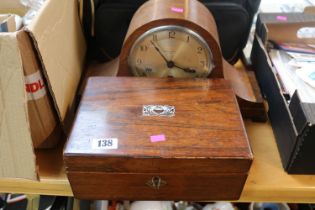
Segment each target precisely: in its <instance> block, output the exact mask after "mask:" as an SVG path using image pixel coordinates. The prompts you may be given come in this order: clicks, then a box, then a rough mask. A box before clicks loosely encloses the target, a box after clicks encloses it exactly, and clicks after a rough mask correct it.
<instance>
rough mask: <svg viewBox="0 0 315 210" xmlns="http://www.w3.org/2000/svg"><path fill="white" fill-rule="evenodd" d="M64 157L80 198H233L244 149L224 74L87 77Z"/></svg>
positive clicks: (247, 161) (247, 160)
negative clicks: (168, 112) (148, 111)
mask: <svg viewBox="0 0 315 210" xmlns="http://www.w3.org/2000/svg"><path fill="white" fill-rule="evenodd" d="M147 105H167V106H172V107H173V108H174V109H173V110H172V111H174V113H173V115H172V116H163V115H156V116H154V115H153V116H146V115H145V113H144V111H145V110H144V107H145V106H147ZM164 111H165V110H164ZM162 112H163V110H162ZM162 112H161V110H156V113H157V114H163V113H162ZM106 141H107V142H106ZM109 141H114V142H110V144H107V143H109ZM106 144H107V145H106ZM106 146H109V147H106ZM64 160H65V163H66V170H67V175H68V178H69V181H70V184H71V187H72V190H73V193H74V196H75V197H77V198H81V199H110V200H199V201H201V200H237V199H238V198H239V197H240V194H241V191H242V189H243V186H244V183H245V181H246V178H247V175H248V171H249V168H250V166H251V162H252V153H251V149H250V146H249V143H248V139H247V136H246V132H245V129H244V125H243V121H242V118H241V114H240V110H239V107H238V104H237V100H236V97H235V94H234V92H233V90H232V89H231V86H230V84H229V82H228V81H226V80H224V79H211V80H209V79H189V80H187V79H174V78H169V79H165V78H164V79H161V78H135V77H92V78H90V79H89V81H88V83H87V86H86V89H85V91H84V94H83V97H82V100H81V103H80V106H79V108H78V113H77V117H76V119H75V122H74V126H73V129H72V132H71V136H70V138H69V140H68V142H67V145H66V148H65V151H64Z"/></svg>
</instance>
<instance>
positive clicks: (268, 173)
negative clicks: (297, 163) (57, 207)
mask: <svg viewBox="0 0 315 210" xmlns="http://www.w3.org/2000/svg"><path fill="white" fill-rule="evenodd" d="M245 125H246V130H247V133H248V137H249V139H250V144H251V147H252V150H253V153H254V162H253V165H252V167H251V170H250V173H249V176H248V179H247V181H246V184H245V187H244V190H243V193H242V195H241V198H240V200H239V201H240V202H249V201H274V202H279V201H286V202H291V203H292V202H299V203H304V202H309V203H315V176H309V175H288V174H286V173H285V172H284V170H283V168H282V165H281V162H280V156H279V153H278V150H277V147H276V143H275V139H274V135H273V132H272V128H271V126H270V124H269V123H253V122H251V121H245ZM62 148H63V144H62V143H61V144H60V146H59V147H58V148H56V149H53V150H46V151H45V150H44V151H37V152H36V153H37V159H38V166H39V178H40V181H29V180H25V179H0V192H14V193H26V194H44V195H64V196H71V195H72V191H71V188H70V184H69V181H68V179H67V177H66V175H65V169H64V165H63V161H62Z"/></svg>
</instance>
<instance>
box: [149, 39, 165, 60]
mask: <svg viewBox="0 0 315 210" xmlns="http://www.w3.org/2000/svg"><path fill="white" fill-rule="evenodd" d="M151 44H152V45H153V47H154V49H155V50H156V51H158V53H159V54H160V55H161V56H162V58H163V59H164V60H165V62H166V63H169V61H168V60H167V59H166V57H165V56H164V55H163V53H162V52H161V50H160V49H159V48H158V47H157V46H156V45H155V43H154V42H153V41H151Z"/></svg>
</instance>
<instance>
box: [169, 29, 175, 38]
mask: <svg viewBox="0 0 315 210" xmlns="http://www.w3.org/2000/svg"><path fill="white" fill-rule="evenodd" d="M175 35H176V32H175V31H170V32H168V38H170V39H175Z"/></svg>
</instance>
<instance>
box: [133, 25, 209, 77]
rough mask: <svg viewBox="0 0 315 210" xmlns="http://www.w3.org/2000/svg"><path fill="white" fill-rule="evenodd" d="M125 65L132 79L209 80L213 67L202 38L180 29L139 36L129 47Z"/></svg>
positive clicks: (158, 29)
mask: <svg viewBox="0 0 315 210" xmlns="http://www.w3.org/2000/svg"><path fill="white" fill-rule="evenodd" d="M128 65H129V68H130V69H131V71H132V73H133V74H134V75H135V76H147V77H176V78H187V77H208V76H209V75H210V73H211V71H212V69H213V68H214V64H213V59H212V53H211V50H210V48H209V47H208V45H207V43H206V42H205V41H204V39H203V38H202V37H201V36H199V35H198V34H197V33H195V32H194V31H192V30H190V29H187V28H184V27H180V26H172V25H170V26H160V27H157V28H153V29H151V30H149V31H147V32H146V33H144V34H143V35H142V36H140V37H139V38H138V39H137V40H136V42H135V43H134V45H133V46H132V48H131V50H130V53H129V57H128Z"/></svg>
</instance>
